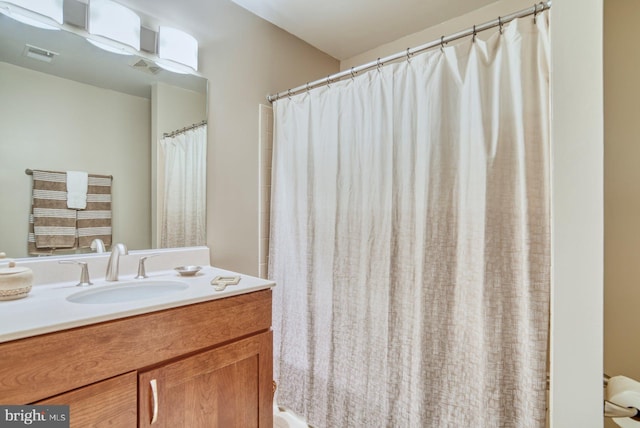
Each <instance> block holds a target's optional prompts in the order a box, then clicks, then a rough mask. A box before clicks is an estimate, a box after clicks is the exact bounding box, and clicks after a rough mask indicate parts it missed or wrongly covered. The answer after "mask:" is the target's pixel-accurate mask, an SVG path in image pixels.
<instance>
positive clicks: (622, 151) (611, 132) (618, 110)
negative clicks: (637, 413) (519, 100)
mask: <svg viewBox="0 0 640 428" xmlns="http://www.w3.org/2000/svg"><path fill="white" fill-rule="evenodd" d="M604 5H605V8H604V102H605V104H604V105H605V114H604V118H605V122H604V123H605V134H604V135H605V164H604V166H605V182H604V183H605V211H604V214H605V241H604V243H605V247H604V249H605V253H604V260H605V271H604V273H605V275H604V279H605V287H604V303H605V306H604V331H605V334H604V369H605V372H606V373H607V374H609V375H610V376H615V375H625V376H628V377H632V378H634V379H637V380H640V364H639V362H640V342H639V341H638V340H636V339H635V337H634V331H635V328H636V327H640V308H639V305H640V166H639V164H640V144H639V136H640V104H639V100H640V81H639V79H638V70H640V55H638V54H637V52H636V47H637V45H638V43H640V35H639V34H638V32H637V26H638V22H639V21H640V2H638V1H637V0H606V1H605V3H604ZM609 426H611V427H613V426H615V425H609Z"/></svg>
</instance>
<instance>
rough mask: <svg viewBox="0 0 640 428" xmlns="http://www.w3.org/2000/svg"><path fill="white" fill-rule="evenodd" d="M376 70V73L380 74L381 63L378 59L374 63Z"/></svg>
mask: <svg viewBox="0 0 640 428" xmlns="http://www.w3.org/2000/svg"><path fill="white" fill-rule="evenodd" d="M376 64H377V65H376V68H377V69H378V72H380V67H381V66H382V63H381V62H380V58H378V60H377V61H376Z"/></svg>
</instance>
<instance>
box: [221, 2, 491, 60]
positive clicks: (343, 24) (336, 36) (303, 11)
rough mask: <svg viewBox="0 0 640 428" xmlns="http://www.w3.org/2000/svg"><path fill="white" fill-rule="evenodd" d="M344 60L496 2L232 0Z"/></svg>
mask: <svg viewBox="0 0 640 428" xmlns="http://www.w3.org/2000/svg"><path fill="white" fill-rule="evenodd" d="M232 1H233V2H234V3H237V4H239V5H240V6H242V7H244V8H245V9H247V10H249V11H251V12H253V13H254V14H256V15H258V16H260V17H262V18H264V19H266V20H267V21H270V22H272V23H273V24H275V25H277V26H278V27H280V28H282V29H284V30H286V31H288V32H289V33H291V34H293V35H295V36H297V37H299V38H300V39H302V40H304V41H306V42H307V43H309V44H311V45H313V46H315V47H316V48H318V49H320V50H321V51H323V52H326V53H328V54H329V55H331V56H333V57H334V58H337V59H339V60H344V59H347V58H350V57H352V56H354V55H357V54H360V53H362V52H365V51H368V50H370V49H372V48H374V47H377V46H380V45H382V44H384V43H388V42H391V41H393V40H397V39H399V38H400V37H402V36H406V35H408V34H412V33H415V32H417V31H420V30H423V29H425V28H428V27H431V26H433V25H436V24H439V23H441V22H444V21H447V20H449V19H451V18H454V17H456V16H460V15H463V14H465V13H468V12H471V11H472V10H475V9H478V8H480V7H482V6H485V5H487V4H489V3H492V2H494V1H495V0H232Z"/></svg>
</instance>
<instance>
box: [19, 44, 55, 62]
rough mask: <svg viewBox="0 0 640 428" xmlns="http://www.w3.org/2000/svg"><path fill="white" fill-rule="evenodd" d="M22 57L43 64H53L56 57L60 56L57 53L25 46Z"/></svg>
mask: <svg viewBox="0 0 640 428" xmlns="http://www.w3.org/2000/svg"><path fill="white" fill-rule="evenodd" d="M22 55H23V56H26V57H27V58H33V59H37V60H38V61H43V62H49V63H50V62H53V60H54V59H55V57H56V56H58V55H59V54H58V53H57V52H53V51H50V50H47V49H43V48H39V47H37V46H33V45H25V46H24V50H23V51H22Z"/></svg>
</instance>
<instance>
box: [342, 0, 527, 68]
mask: <svg viewBox="0 0 640 428" xmlns="http://www.w3.org/2000/svg"><path fill="white" fill-rule="evenodd" d="M532 6H533V2H531V1H530V0H501V1H497V2H495V3H491V4H489V5H487V6H485V7H482V8H480V9H477V10H475V11H473V12H470V13H467V14H464V15H461V16H459V17H457V18H454V19H450V20H449V21H446V22H443V23H441V24H438V25H435V26H433V27H429V28H426V29H424V30H422V31H419V32H417V33H413V34H408V35H406V36H405V37H402V38H400V39H398V40H395V41H393V42H390V43H386V44H384V45H382V46H378V47H376V48H374V49H371V50H369V51H367V52H363V53H361V54H359V55H356V56H354V57H351V58H348V59H345V60H343V61H341V62H340V69H341V70H347V69H349V68H351V67H355V66H358V65H361V64H364V63H367V62H370V61H375V60H376V59H377V58H382V57H385V56H387V55H392V54H395V53H397V52H402V51H404V50H406V49H407V48H409V47H411V48H413V47H416V46H419V45H422V44H424V43H429V42H431V41H434V40H438V39H439V38H440V37H441V36H446V35H449V34H452V33H456V32H458V31H461V30H466V29H467V28H471V27H473V26H474V25H478V24H482V23H484V22H488V21H492V20H494V19H496V18H497V17H498V16H501V15H502V16H504V15H508V14H510V13H513V12H516V11H518V10H520V9H525V8H528V7H532ZM490 33H491V30H487V32H485V33H483V34H481V35H479V37H483V38H484V37H486V35H487V34H490ZM461 42H462V43H464V40H461Z"/></svg>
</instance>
